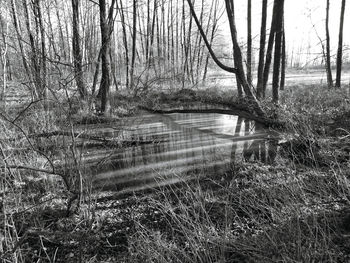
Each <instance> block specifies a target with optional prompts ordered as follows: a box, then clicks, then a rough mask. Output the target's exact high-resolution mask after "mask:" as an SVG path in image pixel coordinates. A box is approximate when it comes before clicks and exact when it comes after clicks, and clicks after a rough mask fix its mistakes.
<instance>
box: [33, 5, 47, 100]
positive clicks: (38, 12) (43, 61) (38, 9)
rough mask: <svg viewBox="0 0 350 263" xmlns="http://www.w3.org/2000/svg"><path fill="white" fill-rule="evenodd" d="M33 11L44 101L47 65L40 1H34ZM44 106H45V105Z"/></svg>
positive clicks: (45, 97) (45, 96)
mask: <svg viewBox="0 0 350 263" xmlns="http://www.w3.org/2000/svg"><path fill="white" fill-rule="evenodd" d="M34 10H36V14H35V15H36V17H37V18H38V22H39V29H40V45H41V69H42V77H41V83H42V87H41V88H42V90H41V94H42V97H43V98H44V99H45V100H46V99H47V96H48V87H47V65H46V59H47V58H46V56H47V54H46V40H45V29H44V22H43V18H42V12H41V6H40V0H35V6H34ZM45 105H46V104H45Z"/></svg>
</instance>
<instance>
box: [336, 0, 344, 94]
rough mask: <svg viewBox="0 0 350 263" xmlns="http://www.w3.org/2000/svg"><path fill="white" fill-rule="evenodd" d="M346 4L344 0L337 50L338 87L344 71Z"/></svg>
mask: <svg viewBox="0 0 350 263" xmlns="http://www.w3.org/2000/svg"><path fill="white" fill-rule="evenodd" d="M345 4H346V0H342V2H341V11H340V25H339V37H338V52H337V76H336V80H335V87H337V88H340V86H341V72H342V62H343V27H344V13H345Z"/></svg>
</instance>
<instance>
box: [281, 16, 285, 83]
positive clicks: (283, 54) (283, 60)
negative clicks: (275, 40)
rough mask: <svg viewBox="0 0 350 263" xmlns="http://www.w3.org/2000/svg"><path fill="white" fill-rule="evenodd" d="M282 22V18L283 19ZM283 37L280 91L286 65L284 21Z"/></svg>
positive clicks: (283, 81)
mask: <svg viewBox="0 0 350 263" xmlns="http://www.w3.org/2000/svg"><path fill="white" fill-rule="evenodd" d="M283 20H284V18H283ZM282 30H283V35H282V54H281V63H282V65H281V82H280V90H284V86H285V80H286V64H287V61H286V60H287V54H286V33H285V31H284V21H283V29H282Z"/></svg>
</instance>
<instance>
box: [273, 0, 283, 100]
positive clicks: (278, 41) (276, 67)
mask: <svg viewBox="0 0 350 263" xmlns="http://www.w3.org/2000/svg"><path fill="white" fill-rule="evenodd" d="M276 1H278V4H277V5H278V6H277V9H276V12H277V14H276V38H275V54H274V63H273V80H272V102H274V103H278V97H279V92H278V91H279V84H280V68H281V53H282V52H281V51H282V36H283V32H282V31H283V11H284V0H276Z"/></svg>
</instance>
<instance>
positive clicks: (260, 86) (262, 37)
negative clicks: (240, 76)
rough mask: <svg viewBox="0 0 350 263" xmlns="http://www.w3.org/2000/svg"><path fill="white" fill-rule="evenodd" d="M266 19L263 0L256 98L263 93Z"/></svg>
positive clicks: (265, 7) (265, 1)
mask: <svg viewBox="0 0 350 263" xmlns="http://www.w3.org/2000/svg"><path fill="white" fill-rule="evenodd" d="M266 19H267V0H263V3H262V11H261V27H260V49H259V64H258V83H257V93H256V96H257V98H258V99H260V98H261V96H262V95H263V83H264V56H265V45H266V43H265V42H266Z"/></svg>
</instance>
